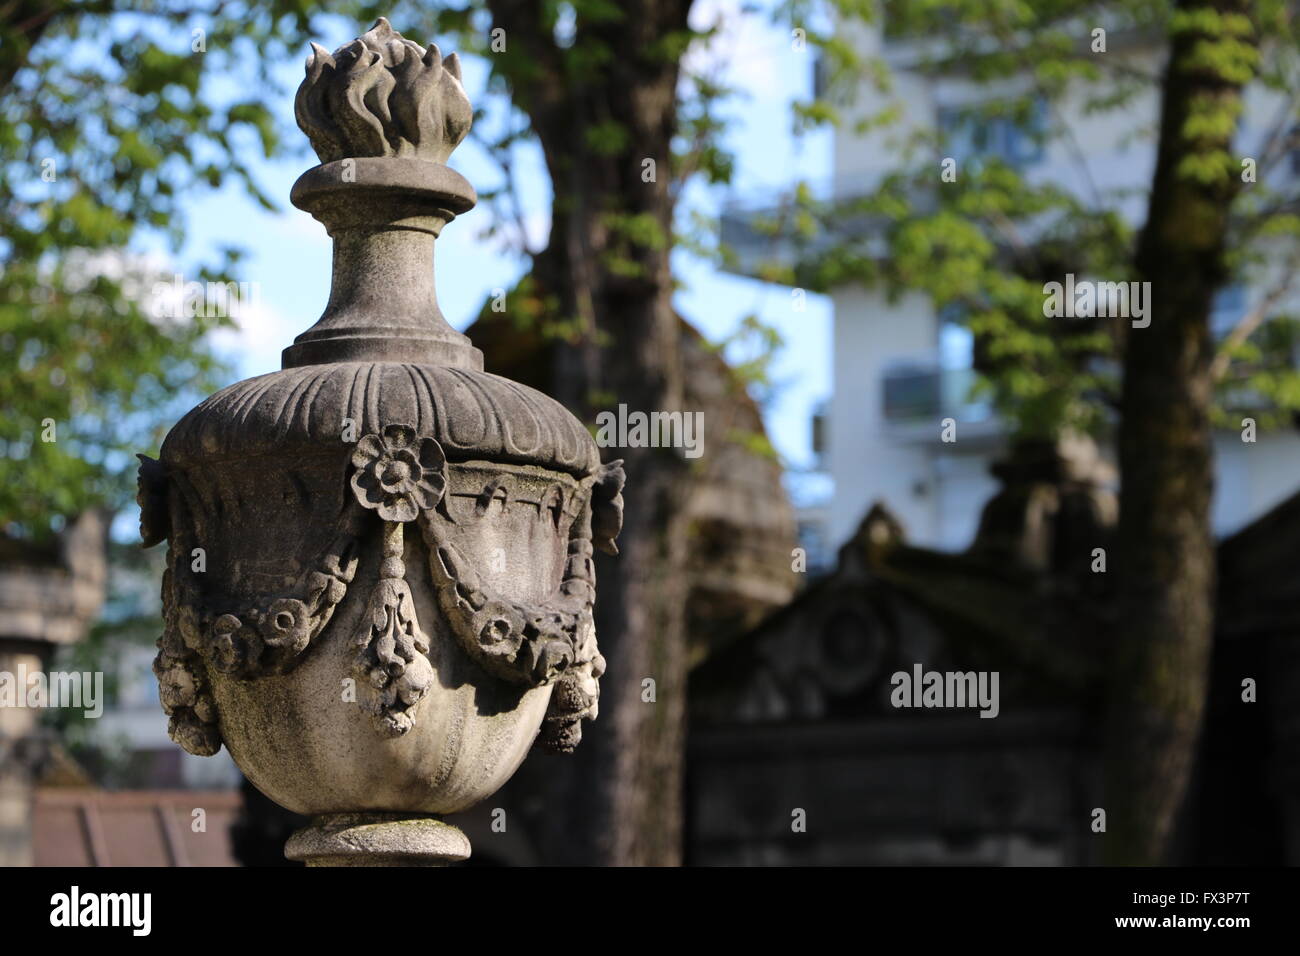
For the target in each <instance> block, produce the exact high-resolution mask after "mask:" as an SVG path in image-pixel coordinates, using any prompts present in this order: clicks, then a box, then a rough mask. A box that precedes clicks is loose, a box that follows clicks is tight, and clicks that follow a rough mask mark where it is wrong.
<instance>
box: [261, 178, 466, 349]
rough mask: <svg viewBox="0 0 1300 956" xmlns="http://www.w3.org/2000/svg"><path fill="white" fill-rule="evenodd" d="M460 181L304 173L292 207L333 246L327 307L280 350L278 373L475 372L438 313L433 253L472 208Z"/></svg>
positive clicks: (459, 338) (458, 337)
mask: <svg viewBox="0 0 1300 956" xmlns="http://www.w3.org/2000/svg"><path fill="white" fill-rule="evenodd" d="M474 198H475V197H474V190H473V188H472V187H471V186H470V185H469V183H467V182H466V181H465V180H464V179H462V178H461V177H460V176H459V175H458V174H456V173H455V172H453V171H452V170H450V169H448V168H447V167H446V166H443V165H441V164H440V163H432V162H428V161H425V160H415V159H394V158H385V157H370V158H357V159H344V160H339V161H337V162H333V163H327V164H325V165H323V166H317V167H316V168H315V169H311V170H308V171H307V172H306V173H305V174H304V175H303V176H302V178H300V179H299V180H298V182H297V183H296V184H294V188H293V193H292V200H293V203H294V205H295V206H298V207H299V208H300V209H304V210H306V211H307V212H310V213H311V214H312V216H314V217H315V218H316V219H317V220H319V221H320V222H321V223H323V224H324V226H325V228H326V231H327V232H328V233H329V234H330V236H331V238H333V240H334V274H333V279H332V282H331V285H330V298H329V303H328V304H327V305H326V306H325V312H324V313H323V314H322V315H321V317H320V319H319V321H317V323H316V324H315V325H313V326H312V327H311V328H310V329H308V330H307V331H306V332H304V333H303V334H302V335H299V336H298V337H297V338H296V339H295V340H294V344H293V345H291V346H290V347H289V348H287V349H285V350H284V355H283V362H282V364H283V367H284V368H293V367H296V366H301V365H325V364H330V363H333V362H411V363H417V364H425V365H447V366H458V367H465V368H475V369H481V368H482V367H483V354H482V353H481V352H480V351H479V350H478V349H476V348H474V346H473V345H472V344H471V343H470V341H469V339H468V338H467V337H466V336H465V335H462V334H461V333H459V332H457V331H456V330H455V329H453V328H452V327H451V326H450V325H449V324H448V323H447V320H446V318H445V317H444V316H443V314H442V310H441V309H439V308H438V297H437V292H436V290H435V288H434V277H433V247H434V243H435V241H436V240H437V237H438V234H439V233H440V232H441V231H442V227H443V226H444V225H446V224H447V223H448V222H450V221H451V220H452V219H454V218H455V217H456V215H457V214H458V213H461V212H464V211H466V210H467V209H469V208H471V207H472V206H473V204H474Z"/></svg>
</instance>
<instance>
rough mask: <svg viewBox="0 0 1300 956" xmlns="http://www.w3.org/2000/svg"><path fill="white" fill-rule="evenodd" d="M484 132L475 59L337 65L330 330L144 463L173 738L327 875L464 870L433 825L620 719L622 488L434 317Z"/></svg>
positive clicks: (339, 60) (326, 103) (563, 422)
mask: <svg viewBox="0 0 1300 956" xmlns="http://www.w3.org/2000/svg"><path fill="white" fill-rule="evenodd" d="M469 115H470V114H469V112H468V100H467V99H465V95H464V91H463V90H462V89H461V88H460V83H459V70H458V68H457V67H456V66H455V61H454V58H453V57H449V58H448V59H447V60H446V61H443V60H441V58H440V56H439V54H438V53H437V50H436V48H430V50H428V51H425V50H424V49H423V48H421V47H419V46H418V45H416V44H414V43H411V42H410V41H408V40H405V39H403V38H402V37H401V36H400V35H398V34H396V33H395V32H393V31H392V29H391V27H389V26H388V24H387V22H386V21H383V20H381V21H379V23H378V24H376V26H375V27H374V28H373V29H372V30H371V31H370V32H369V33H367V34H366V35H365V36H364V37H362V38H361V39H360V40H358V41H354V42H353V43H352V44H349V45H347V46H345V47H344V48H342V49H341V50H338V51H335V53H334V54H333V55H332V56H331V55H330V54H327V53H325V52H324V51H323V50H321V49H319V48H316V51H315V53H314V54H313V57H312V59H311V61H310V62H309V64H308V79H307V80H306V81H305V82H304V84H303V87H302V89H300V90H299V98H298V119H299V124H300V125H301V126H302V127H303V129H304V130H305V131H306V132H307V133H308V135H309V136H310V137H311V139H312V143H313V145H314V146H315V147H316V148H317V151H318V153H319V155H320V157H321V159H322V160H323V161H324V165H322V166H319V167H316V168H315V169H314V170H311V171H309V172H308V173H307V174H305V175H304V176H303V177H302V178H301V179H300V180H299V182H298V184H297V185H296V186H295V187H294V194H293V200H294V202H295V204H296V205H298V206H300V207H301V208H304V209H307V210H308V211H310V212H311V213H312V215H314V216H315V217H316V218H317V219H319V220H320V221H321V222H322V223H324V224H325V226H326V228H327V229H328V230H329V232H330V235H331V236H332V237H333V238H334V242H335V257H334V277H333V286H332V290H331V294H330V300H329V304H328V305H327V306H326V310H325V313H324V315H322V317H321V319H320V321H319V322H317V324H316V325H315V326H313V327H312V329H310V330H308V331H307V332H305V333H304V334H303V335H301V336H299V337H298V339H297V340H296V344H295V345H293V346H291V347H290V348H288V349H286V350H285V353H284V368H283V369H282V370H281V371H279V372H274V373H271V374H269V375H264V376H260V377H258V378H255V379H250V380H248V381H244V382H240V383H238V384H236V385H233V386H231V387H229V388H227V389H224V390H222V391H221V392H218V393H217V394H216V395H213V396H212V397H211V398H209V399H207V400H206V401H204V402H203V403H201V404H200V405H199V406H198V407H197V408H195V409H194V410H193V411H191V412H190V413H189V414H187V415H186V416H185V417H184V418H182V420H181V421H180V422H179V423H178V424H177V425H176V427H175V428H174V429H173V430H172V432H171V433H170V434H169V435H168V437H167V439H166V441H165V442H164V443H163V448H162V452H161V456H160V460H159V461H153V460H152V459H148V458H144V459H142V466H141V481H140V502H141V510H142V523H141V531H142V535H143V537H144V540H145V542H146V543H154V542H157V541H160V540H163V539H164V538H165V539H166V540H167V541H168V549H169V552H168V570H167V572H166V575H165V578H164V581H163V602H164V616H165V629H164V633H163V636H162V638H161V639H160V640H159V654H158V657H157V660H156V662H155V672H156V674H157V676H158V680H159V688H160V696H161V699H162V703H163V707H164V709H165V710H166V711H167V713H168V714H169V715H170V717H171V724H170V732H171V735H172V737H173V739H174V740H176V742H177V743H179V744H180V745H181V746H183V747H184V748H185V749H187V750H189V751H191V752H192V753H197V754H212V753H215V752H216V751H217V750H218V749H220V747H221V746H222V745H223V744H224V745H225V746H226V747H227V748H228V749H229V750H230V752H231V755H232V756H233V757H234V759H235V761H236V762H237V763H238V764H239V766H240V767H241V769H242V770H243V771H244V773H245V774H246V775H247V777H248V778H249V780H251V781H252V782H253V783H254V784H255V785H256V786H257V787H258V788H259V789H260V790H261V791H262V792H264V793H265V794H267V795H268V796H269V797H271V798H272V799H273V800H275V801H276V802H277V803H279V804H281V805H282V806H284V807H286V808H288V809H290V810H293V811H295V812H298V813H303V814H308V815H314V816H322V817H324V816H326V815H329V820H326V821H323V822H319V825H318V826H317V827H313V828H309V829H308V830H306V831H302V833H300V834H299V835H298V836H297V837H295V839H294V841H291V846H290V851H291V855H294V854H297V855H294V858H295V859H306V860H308V861H309V862H313V863H317V864H321V865H331V864H342V863H358V862H359V863H365V862H366V861H367V860H370V859H372V858H373V859H374V860H375V861H379V860H381V859H382V860H384V861H387V862H393V861H397V862H405V863H417V862H439V861H442V862H445V861H446V860H448V859H455V858H463V854H462V855H460V856H458V855H457V854H459V853H460V849H459V847H460V845H461V843H460V842H457V840H456V838H454V837H450V836H448V834H449V833H454V834H458V831H455V830H454V828H450V827H447V826H446V825H445V824H441V823H436V822H435V821H431V820H429V819H427V818H422V817H421V815H433V814H443V813H454V812H456V811H458V810H463V809H466V808H467V807H469V806H472V805H473V804H474V803H476V802H478V801H480V800H482V799H484V798H485V797H487V796H489V795H490V794H492V793H493V792H494V791H495V790H496V789H497V788H498V787H500V786H501V784H502V783H504V782H505V780H506V779H508V778H509V777H510V775H511V774H512V773H513V772H514V771H515V769H516V768H517V767H518V765H519V763H520V761H522V760H523V758H524V756H525V755H526V754H527V752H528V750H529V748H530V747H531V746H532V745H533V743H534V742H535V741H536V742H537V743H538V744H539V745H540V746H542V747H545V748H547V749H552V750H570V749H572V748H573V747H574V746H575V745H576V744H577V742H578V740H579V739H580V736H581V734H580V725H581V721H583V720H588V719H593V718H595V716H596V714H597V710H598V698H599V685H598V680H599V677H600V675H601V674H602V673H603V671H604V668H605V662H604V659H603V658H602V657H601V655H600V653H599V650H598V649H597V646H596V638H595V629H594V626H593V623H592V605H593V602H594V600H595V580H594V575H593V571H592V562H591V554H592V549H593V547H601V548H604V549H606V550H616V548H615V545H614V538H615V537H616V536H617V534H618V531H619V528H620V526H621V523H622V497H621V494H620V492H621V489H622V486H623V472H622V468H621V462H612V463H610V464H607V465H602V464H601V462H600V457H599V453H598V450H597V448H596V445H595V443H594V441H593V440H592V438H591V436H590V434H589V433H588V432H587V430H586V429H585V428H584V427H583V426H582V424H581V423H580V422H579V421H577V419H575V418H573V416H572V415H570V414H569V413H568V412H567V411H566V410H565V409H564V408H563V407H562V406H560V405H559V404H558V403H556V402H555V401H553V400H552V399H550V398H548V397H547V396H545V395H543V394H541V393H540V392H536V391H534V390H532V389H530V388H527V387H526V386H523V385H520V384H518V383H515V382H512V381H510V380H508V379H504V378H501V377H499V376H495V375H491V374H489V373H487V372H484V371H483V370H482V355H481V353H480V352H479V351H478V350H477V349H475V348H474V347H473V346H472V345H471V344H469V342H468V340H467V339H466V338H465V337H464V336H463V335H460V334H459V333H457V332H455V331H453V330H452V329H451V328H450V327H449V326H448V325H447V324H446V322H445V320H444V319H443V318H442V315H441V313H440V312H439V310H438V307H437V299H436V295H435V292H434V288H433V279H432V261H433V260H432V254H433V243H434V240H435V239H436V237H437V236H438V234H439V232H440V231H441V229H442V226H443V225H445V224H446V222H448V221H450V220H451V219H452V218H453V217H454V216H455V215H456V214H458V213H461V212H464V211H466V210H467V209H469V208H470V206H472V205H473V202H474V193H473V189H472V188H471V187H470V186H469V184H468V183H466V182H465V181H464V180H463V179H462V178H461V177H460V176H458V175H457V174H455V173H453V172H452V171H451V170H449V169H447V168H446V167H445V166H442V165H441V160H443V159H445V158H446V156H447V154H449V153H450V151H451V149H452V148H453V147H454V146H455V145H456V143H458V142H459V141H460V139H461V138H463V136H464V135H465V133H466V132H467V131H468V125H469ZM358 812H364V813H365V816H364V817H354V816H348V817H340V816H338V815H339V814H356V813H358ZM376 814H378V815H380V816H376ZM391 814H401V815H403V819H402V820H397V819H396V818H393V817H391V816H385V815H391ZM358 827H359V828H360V829H357V828H358ZM372 838H373V839H372ZM459 840H460V841H461V842H463V841H464V838H463V836H462V837H459ZM464 850H465V853H466V854H467V853H468V844H467V843H466V844H464Z"/></svg>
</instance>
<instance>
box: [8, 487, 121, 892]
mask: <svg viewBox="0 0 1300 956" xmlns="http://www.w3.org/2000/svg"><path fill="white" fill-rule="evenodd" d="M104 542H105V525H104V520H103V517H102V516H101V515H100V514H98V513H97V512H93V511H92V512H87V513H85V514H83V515H82V516H81V517H79V518H77V519H76V520H75V521H73V522H72V523H71V524H69V525H68V526H67V528H65V529H64V530H63V531H62V532H61V533H60V534H59V536H58V537H57V539H55V540H53V541H51V542H49V543H48V544H45V545H42V544H37V543H33V542H30V541H26V540H20V539H13V538H8V537H0V675H3V679H4V680H6V682H7V683H8V684H9V686H10V687H11V688H12V689H13V690H14V691H15V692H16V693H18V694H22V695H26V694H27V688H28V686H30V685H29V684H28V681H29V680H30V679H31V675H35V674H43V675H46V678H47V680H48V677H49V671H50V662H51V660H52V658H53V656H54V652H55V650H56V649H57V648H59V647H63V646H67V645H69V644H73V643H75V642H77V641H80V640H82V639H83V638H84V637H85V636H86V631H87V630H88V629H89V627H90V625H91V624H92V622H93V621H94V620H95V616H96V615H97V614H98V613H99V609H100V605H101V604H103V601H104V585H105V565H104ZM79 693H80V692H79ZM24 704H25V698H24V701H22V702H20V701H18V700H17V699H16V698H15V700H12V701H7V702H6V705H5V706H0V866H25V865H30V864H31V862H32V860H33V858H34V856H35V849H34V846H33V843H32V832H33V818H34V808H35V803H36V782H37V780H38V779H39V777H40V775H41V773H42V771H43V770H44V769H45V768H46V767H47V766H48V765H49V763H50V761H51V757H52V755H53V752H54V749H53V744H54V738H53V735H52V733H51V731H50V729H49V727H48V726H47V725H46V722H45V720H44V718H45V717H46V716H47V714H48V713H49V711H48V710H47V709H43V708H32V707H27V706H24Z"/></svg>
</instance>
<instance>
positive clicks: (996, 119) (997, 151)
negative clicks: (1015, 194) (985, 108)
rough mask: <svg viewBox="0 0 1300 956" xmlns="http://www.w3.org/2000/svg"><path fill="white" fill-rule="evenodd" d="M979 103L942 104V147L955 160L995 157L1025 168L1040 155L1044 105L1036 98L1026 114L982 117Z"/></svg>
mask: <svg viewBox="0 0 1300 956" xmlns="http://www.w3.org/2000/svg"><path fill="white" fill-rule="evenodd" d="M980 113H981V108H980V106H978V105H971V106H960V107H957V106H941V107H940V108H939V116H938V122H939V131H940V133H941V134H942V135H943V144H944V145H943V149H944V150H945V151H946V154H947V155H950V156H952V157H953V158H954V159H956V160H957V162H958V163H962V164H965V163H967V162H971V161H974V162H979V161H980V160H982V159H987V158H990V157H992V158H996V159H1000V160H1002V161H1003V162H1004V163H1006V164H1007V165H1008V166H1015V167H1018V168H1019V167H1024V166H1028V165H1030V164H1032V163H1036V162H1038V161H1040V160H1041V159H1042V158H1043V139H1044V136H1045V133H1046V130H1047V106H1046V104H1045V103H1044V102H1043V101H1042V100H1035V101H1034V103H1033V105H1032V106H1031V107H1030V109H1029V113H1028V116H1027V117H1015V116H981V115H980Z"/></svg>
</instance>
